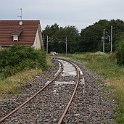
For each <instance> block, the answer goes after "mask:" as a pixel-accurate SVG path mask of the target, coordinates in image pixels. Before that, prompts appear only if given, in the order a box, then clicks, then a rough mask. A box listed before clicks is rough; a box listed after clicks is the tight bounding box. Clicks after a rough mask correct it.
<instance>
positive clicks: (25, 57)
mask: <svg viewBox="0 0 124 124" xmlns="http://www.w3.org/2000/svg"><path fill="white" fill-rule="evenodd" d="M50 64H51V63H50V60H49V59H48V57H47V55H46V54H45V52H44V51H42V50H34V49H33V48H30V47H25V46H12V47H10V48H8V49H3V50H1V51H0V93H1V94H5V93H13V92H15V91H17V90H18V89H19V88H20V87H21V86H22V85H24V81H26V80H30V79H32V77H34V76H37V75H40V74H41V73H42V71H44V70H46V69H47V68H48V65H50Z"/></svg>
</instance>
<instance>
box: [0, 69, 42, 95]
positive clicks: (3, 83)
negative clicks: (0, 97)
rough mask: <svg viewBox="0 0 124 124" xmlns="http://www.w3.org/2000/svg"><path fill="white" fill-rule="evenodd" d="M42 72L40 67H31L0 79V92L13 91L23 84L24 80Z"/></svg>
mask: <svg viewBox="0 0 124 124" xmlns="http://www.w3.org/2000/svg"><path fill="white" fill-rule="evenodd" d="M41 73H42V70H40V69H31V70H26V71H22V72H19V73H17V74H15V75H13V76H10V77H8V78H6V79H3V80H0V94H7V93H15V92H17V91H18V89H19V88H20V87H21V86H23V85H24V82H25V81H27V80H31V79H32V78H33V77H35V76H36V75H39V74H41Z"/></svg>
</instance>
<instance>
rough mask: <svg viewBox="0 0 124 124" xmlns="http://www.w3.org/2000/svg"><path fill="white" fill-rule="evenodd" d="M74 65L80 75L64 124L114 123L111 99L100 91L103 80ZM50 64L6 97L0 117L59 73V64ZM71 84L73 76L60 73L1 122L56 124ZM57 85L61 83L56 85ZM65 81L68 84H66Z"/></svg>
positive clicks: (74, 77) (71, 87) (1, 107)
mask: <svg viewBox="0 0 124 124" xmlns="http://www.w3.org/2000/svg"><path fill="white" fill-rule="evenodd" d="M68 61H69V60H68ZM76 64H77V65H78V66H79V67H80V69H81V71H82V72H83V74H82V75H81V78H80V84H79V86H78V89H77V92H76V94H75V97H74V100H73V101H72V104H71V106H70V108H69V110H68V112H67V114H66V116H65V118H64V120H63V124H114V123H115V122H114V119H113V115H114V101H113V100H112V99H110V95H111V92H109V91H108V90H103V87H104V81H102V80H101V79H100V78H98V77H97V76H96V75H95V74H94V73H92V72H91V71H89V70H88V69H86V68H85V67H83V66H82V65H81V64H79V63H76ZM53 65H54V66H53V67H52V68H50V69H49V70H48V71H47V72H45V73H44V74H43V75H41V76H38V77H36V78H35V79H33V80H31V81H29V82H27V83H26V86H24V87H22V89H21V91H20V93H19V94H18V95H14V96H11V97H9V98H11V99H8V100H6V102H4V103H2V102H0V112H1V114H0V117H3V116H4V115H5V114H6V113H8V112H9V111H10V110H12V109H13V108H15V107H16V106H18V105H19V104H20V103H22V102H23V101H24V100H26V99H27V97H29V96H30V95H31V94H33V93H35V92H36V91H37V90H38V89H40V87H42V86H43V85H44V83H46V82H47V81H49V80H50V79H51V78H52V77H53V75H54V74H55V73H56V72H57V70H58V62H57V61H55V60H53ZM74 81H76V76H74V75H65V76H63V74H62V75H61V76H60V77H59V78H58V79H57V80H56V81H55V82H54V83H53V84H50V85H49V86H48V87H47V89H46V90H44V91H43V92H42V93H40V94H39V95H37V96H36V98H34V99H32V100H31V102H29V103H28V104H27V105H25V106H24V107H23V108H21V109H20V110H19V111H18V112H17V113H15V114H14V115H13V116H11V117H9V118H8V119H6V120H5V122H3V123H5V124H27V123H30V124H57V122H58V119H59V117H60V116H61V114H62V112H63V109H64V108H65V106H66V105H67V102H68V101H69V98H70V96H71V94H72V92H73V89H74V86H75V84H74ZM59 82H64V83H63V84H61V83H60V84H59ZM66 82H70V83H68V84H66Z"/></svg>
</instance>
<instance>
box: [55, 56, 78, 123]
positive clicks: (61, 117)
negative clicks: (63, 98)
mask: <svg viewBox="0 0 124 124" xmlns="http://www.w3.org/2000/svg"><path fill="white" fill-rule="evenodd" d="M59 59H60V58H59ZM62 60H64V59H62ZM64 61H66V60H64ZM70 63H71V64H72V65H73V66H74V67H75V69H76V72H77V81H76V85H75V88H74V91H73V93H72V96H71V98H70V100H69V102H68V104H67V106H66V107H65V109H64V111H63V113H62V115H61V116H60V119H59V121H58V123H57V124H62V123H63V119H64V117H65V115H66V113H67V111H68V109H69V107H70V105H71V103H72V100H73V98H74V96H75V93H76V90H77V87H78V84H79V82H80V70H79V67H78V66H77V65H76V64H74V63H72V62H70Z"/></svg>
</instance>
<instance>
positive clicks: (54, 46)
mask: <svg viewBox="0 0 124 124" xmlns="http://www.w3.org/2000/svg"><path fill="white" fill-rule="evenodd" d="M47 35H48V36H49V52H50V51H56V52H61V53H64V52H65V43H66V37H67V40H68V41H67V42H68V52H72V53H74V52H76V51H77V50H78V49H77V47H78V42H79V33H78V30H77V29H76V27H74V26H66V27H64V28H63V27H59V25H57V24H56V23H55V24H54V25H52V26H47V27H46V28H45V30H44V31H43V36H44V42H45V43H44V44H45V46H46V36H47Z"/></svg>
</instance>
